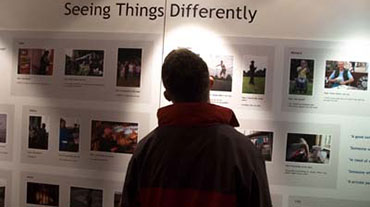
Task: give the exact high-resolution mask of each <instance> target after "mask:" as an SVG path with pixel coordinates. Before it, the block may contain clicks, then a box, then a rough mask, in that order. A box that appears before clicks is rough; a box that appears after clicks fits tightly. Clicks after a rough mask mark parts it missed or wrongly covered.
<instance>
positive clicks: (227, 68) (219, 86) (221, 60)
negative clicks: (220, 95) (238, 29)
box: [207, 55, 234, 91]
mask: <svg viewBox="0 0 370 207" xmlns="http://www.w3.org/2000/svg"><path fill="white" fill-rule="evenodd" d="M209 61H210V62H207V65H208V69H209V75H210V76H211V77H212V78H213V80H214V84H213V87H212V88H211V90H212V91H231V87H232V78H233V67H234V57H233V56H227V55H224V56H219V55H216V56H212V57H211V58H210V60H209Z"/></svg>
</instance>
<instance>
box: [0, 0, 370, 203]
mask: <svg viewBox="0 0 370 207" xmlns="http://www.w3.org/2000/svg"><path fill="white" fill-rule="evenodd" d="M369 10H370V4H369V2H368V1H366V0H353V1H351V2H348V1H345V0H327V1H320V2H316V1H312V0H300V1H293V0H278V1H268V0H259V1H257V0H251V1H241V0H237V1H219V0H213V1H210V0H209V1H177V0H169V1H167V0H162V1H160V0H147V1H129V2H128V1H127V2H125V1H119V0H100V1H99V0H95V1H83V0H72V1H65V0H60V1H50V0H27V1H26V0H18V1H12V0H2V1H1V2H0V71H1V76H0V86H1V89H0V207H1V206H7V207H13V206H14V207H16V206H19V207H25V206H41V205H42V203H40V202H38V201H36V200H34V199H32V198H33V197H34V196H35V195H33V194H32V192H37V191H39V190H40V189H41V188H46V189H48V192H49V196H50V197H51V198H53V199H52V200H53V201H51V200H50V201H48V202H47V203H43V205H48V206H73V204H74V202H77V201H76V199H75V198H76V197H78V196H79V195H82V194H83V193H86V192H90V193H94V194H95V195H96V197H97V198H100V199H97V200H96V201H94V202H97V203H99V205H100V206H104V207H115V205H116V204H117V199H118V198H119V197H120V196H119V195H120V191H121V190H122V185H123V182H124V176H125V171H126V168H127V164H128V161H129V159H130V157H131V153H132V150H133V148H134V146H135V143H136V142H138V141H140V139H141V138H143V137H144V136H145V135H146V134H147V133H148V132H149V131H150V130H152V129H153V128H155V127H156V126H157V119H156V111H157V109H158V108H159V107H161V106H165V105H167V104H169V103H168V102H167V101H166V100H164V98H163V96H162V93H163V88H162V86H161V80H160V69H161V63H162V60H163V58H164V57H165V55H166V54H167V53H168V52H170V51H171V50H172V49H175V48H178V47H186V48H189V49H191V50H193V51H194V52H196V53H197V54H199V55H200V56H201V57H202V58H203V59H204V60H205V61H206V62H207V64H208V66H209V70H210V74H211V75H212V76H214V78H215V80H216V85H215V88H214V89H213V90H212V92H211V102H212V103H215V104H220V105H223V106H226V107H230V108H232V109H233V110H234V111H235V113H236V115H237V117H238V119H239V121H240V123H241V126H240V127H239V128H238V130H239V131H240V132H241V133H244V134H246V135H248V136H247V137H248V138H247V139H251V141H252V142H254V143H255V144H256V145H258V146H257V147H259V149H260V150H261V153H263V156H264V157H265V159H266V167H267V171H268V176H269V182H270V189H271V193H272V198H273V204H274V206H278V207H288V206H289V207H315V206H328V207H332V206H333V207H334V206H335V207H337V206H343V207H345V206H346V207H347V206H351V207H365V206H366V207H367V206H370V199H369V197H368V195H369V193H370V190H369V189H370V188H369V186H370V165H369V152H370V129H369V127H368V123H369V121H370V112H369V110H368V106H369V104H370V90H369V89H368V88H367V80H368V73H369V64H370V55H369V54H370V49H369V48H370V47H369V46H370V23H369V21H368V19H369V18H370V13H369V12H368V11H369ZM46 51H47V53H46ZM45 54H46V56H44V57H43V55H45ZM221 61H223V64H224V67H225V68H226V71H224V72H222V70H223V68H222V67H223V66H221ZM252 61H253V62H254V63H253V65H252V63H251V62H252ZM342 63H343V64H344V67H345V68H346V69H348V71H350V75H351V76H352V77H353V80H354V81H353V82H352V83H351V84H350V85H340V86H336V84H335V83H331V82H330V81H329V79H330V78H332V77H331V76H335V72H334V71H335V70H336V68H337V67H338V65H340V64H342ZM251 68H255V69H254V70H253V72H252V70H251ZM302 68H306V69H307V70H306V72H300V71H301V70H300V69H302ZM251 79H253V80H254V83H253V81H251ZM43 124H44V126H43ZM106 128H107V130H110V132H111V133H112V134H113V135H114V136H115V137H116V145H115V146H113V147H111V148H109V149H107V148H104V147H102V144H101V139H100V138H101V137H100V136H101V135H102V133H103V131H104V129H106ZM302 140H304V142H305V144H306V145H307V146H308V148H309V153H308V155H307V156H306V157H304V156H303V157H302V156H299V155H300V154H299V146H300V145H302V142H303V141H302ZM260 143H262V145H261V144H260Z"/></svg>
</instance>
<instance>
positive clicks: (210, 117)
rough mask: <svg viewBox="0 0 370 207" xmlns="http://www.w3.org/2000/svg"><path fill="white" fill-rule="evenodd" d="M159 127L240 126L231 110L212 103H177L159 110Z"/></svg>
mask: <svg viewBox="0 0 370 207" xmlns="http://www.w3.org/2000/svg"><path fill="white" fill-rule="evenodd" d="M157 116H158V125H159V126H200V125H210V124H217V123H218V124H228V125H231V126H233V127H237V126H239V122H238V120H237V119H236V116H235V114H234V112H233V111H232V110H231V109H228V108H225V107H222V106H217V105H214V104H210V103H175V104H172V105H169V106H166V107H162V108H160V109H158V112H157Z"/></svg>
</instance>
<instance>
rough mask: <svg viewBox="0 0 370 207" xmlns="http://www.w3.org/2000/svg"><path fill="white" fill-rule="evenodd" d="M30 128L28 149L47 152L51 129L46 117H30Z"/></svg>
mask: <svg viewBox="0 0 370 207" xmlns="http://www.w3.org/2000/svg"><path fill="white" fill-rule="evenodd" d="M28 127H29V128H28V148H30V149H41V150H47V149H48V142H49V129H48V126H47V119H46V117H44V116H30V117H29V126H28Z"/></svg>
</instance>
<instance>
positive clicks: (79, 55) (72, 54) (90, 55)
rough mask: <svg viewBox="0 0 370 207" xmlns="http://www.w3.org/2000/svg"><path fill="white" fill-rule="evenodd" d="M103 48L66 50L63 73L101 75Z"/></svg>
mask: <svg viewBox="0 0 370 207" xmlns="http://www.w3.org/2000/svg"><path fill="white" fill-rule="evenodd" d="M103 70H104V51H103V50H66V53H65V75H73V76H92V77H103V73H104V71H103Z"/></svg>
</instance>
